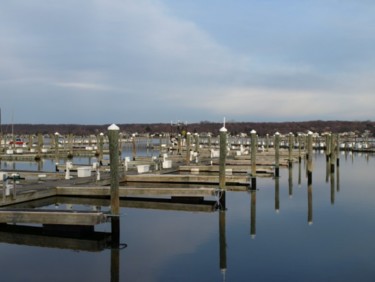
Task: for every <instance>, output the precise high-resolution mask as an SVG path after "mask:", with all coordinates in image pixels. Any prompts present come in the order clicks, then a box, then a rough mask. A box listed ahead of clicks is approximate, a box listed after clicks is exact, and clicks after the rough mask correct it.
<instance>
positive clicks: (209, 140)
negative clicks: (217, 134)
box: [208, 133, 212, 151]
mask: <svg viewBox="0 0 375 282" xmlns="http://www.w3.org/2000/svg"><path fill="white" fill-rule="evenodd" d="M211 146H212V141H211V133H208V149H209V150H210V151H211Z"/></svg>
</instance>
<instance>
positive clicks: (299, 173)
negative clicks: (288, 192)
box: [298, 162, 302, 186]
mask: <svg viewBox="0 0 375 282" xmlns="http://www.w3.org/2000/svg"><path fill="white" fill-rule="evenodd" d="M301 183H302V163H301V162H298V186H301Z"/></svg>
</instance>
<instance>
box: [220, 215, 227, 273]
mask: <svg viewBox="0 0 375 282" xmlns="http://www.w3.org/2000/svg"><path fill="white" fill-rule="evenodd" d="M225 229H226V227H225V211H223V210H220V211H219V242H220V270H221V271H222V272H223V273H225V271H226V269H227V240H226V230H225Z"/></svg>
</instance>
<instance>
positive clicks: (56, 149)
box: [54, 132, 60, 164]
mask: <svg viewBox="0 0 375 282" xmlns="http://www.w3.org/2000/svg"><path fill="white" fill-rule="evenodd" d="M59 135H60V134H59V133H58V132H55V136H54V138H55V139H54V140H55V159H56V163H57V164H58V162H59Z"/></svg>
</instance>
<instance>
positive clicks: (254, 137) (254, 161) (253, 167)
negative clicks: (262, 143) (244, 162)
mask: <svg viewBox="0 0 375 282" xmlns="http://www.w3.org/2000/svg"><path fill="white" fill-rule="evenodd" d="M250 135H251V189H256V187H257V159H256V158H257V157H256V155H257V149H258V144H257V133H256V131H255V130H254V129H253V130H252V131H251V132H250Z"/></svg>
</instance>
